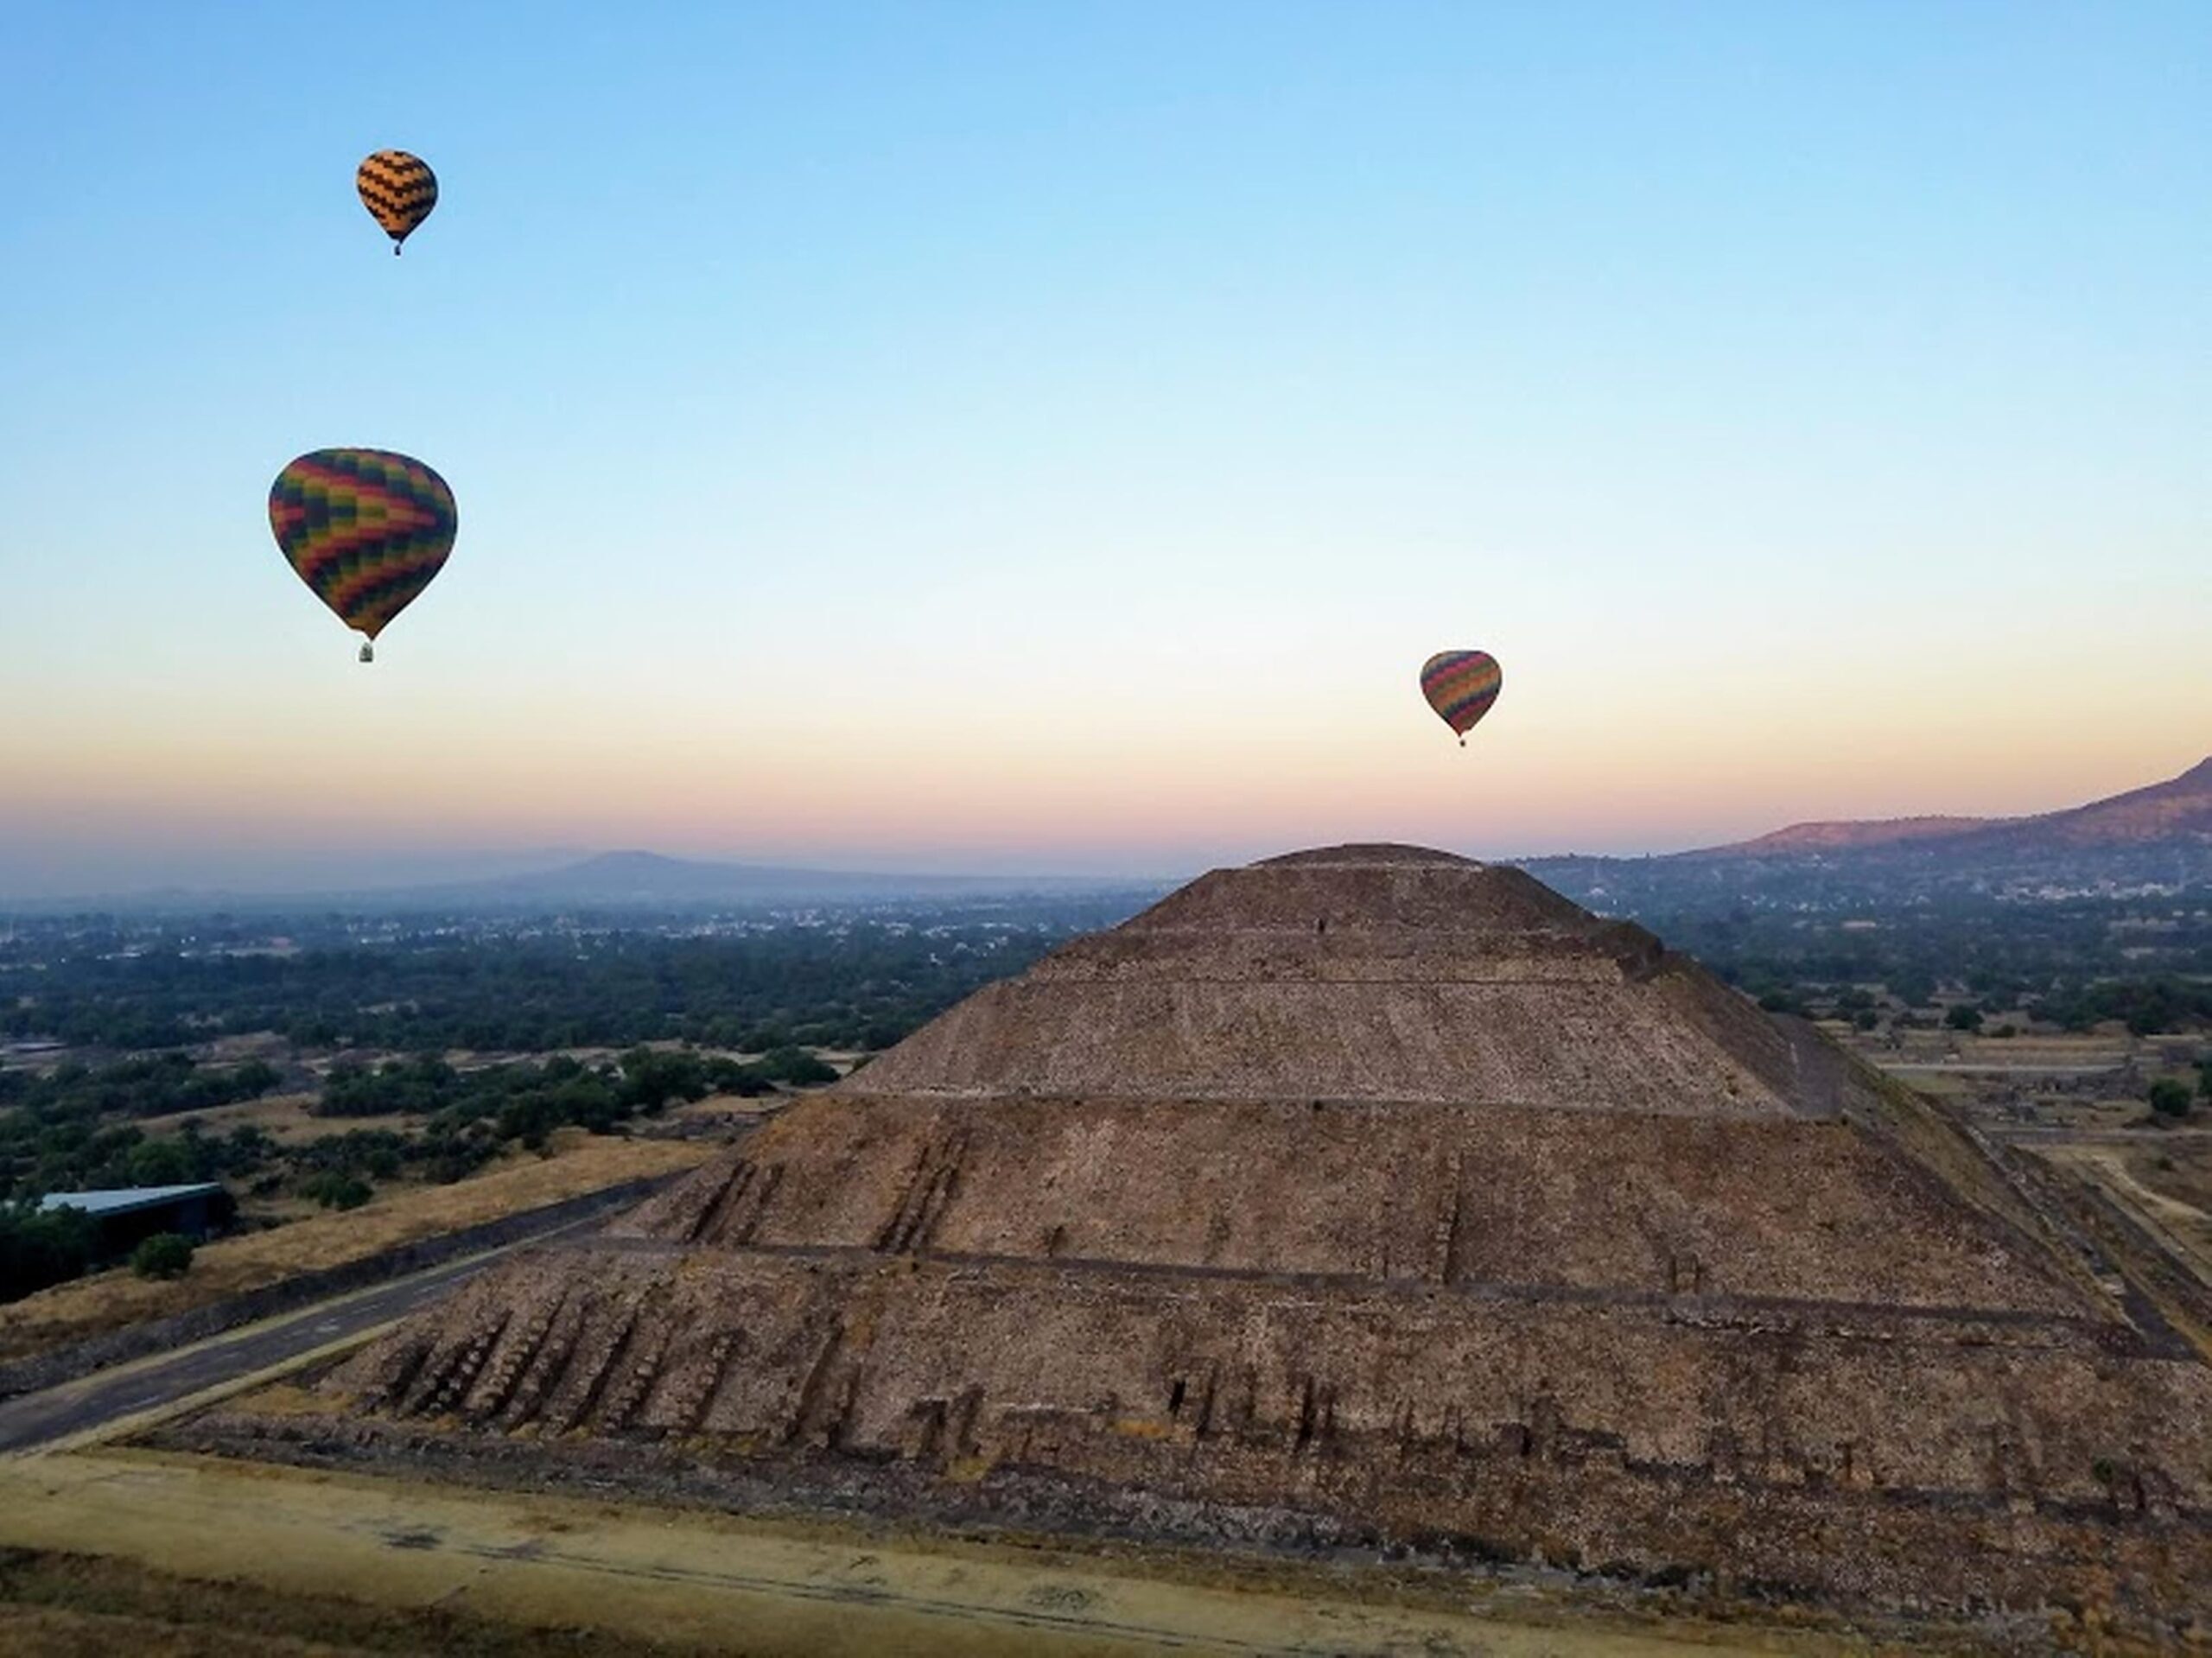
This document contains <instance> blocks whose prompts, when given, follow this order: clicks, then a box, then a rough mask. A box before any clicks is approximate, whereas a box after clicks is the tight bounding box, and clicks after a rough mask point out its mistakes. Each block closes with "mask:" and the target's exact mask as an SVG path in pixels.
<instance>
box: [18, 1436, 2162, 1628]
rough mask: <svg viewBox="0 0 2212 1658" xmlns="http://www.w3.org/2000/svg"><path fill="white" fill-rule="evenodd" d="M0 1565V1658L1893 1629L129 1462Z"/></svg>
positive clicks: (31, 1499)
mask: <svg viewBox="0 0 2212 1658" xmlns="http://www.w3.org/2000/svg"><path fill="white" fill-rule="evenodd" d="M0 1545H12V1546H13V1547H15V1548H16V1550H18V1551H28V1552H26V1553H16V1555H14V1556H13V1557H12V1558H10V1557H7V1556H0V1648H4V1649H5V1650H7V1651H9V1652H10V1653H18V1652H21V1653H38V1654H62V1653H68V1654H76V1653H90V1652H99V1653H102V1654H105V1653H109V1652H114V1651H118V1650H123V1649H125V1647H126V1646H127V1647H128V1648H129V1649H130V1650H134V1651H137V1652H143V1653H148V1654H154V1655H183V1654H194V1655H197V1654H202V1653H205V1654H210V1655H213V1654H216V1653H221V1654H224V1655H226V1658H227V1655H231V1654H237V1653H245V1654H256V1655H257V1654H262V1653H272V1654H273V1653H287V1654H289V1653H293V1652H299V1651H309V1650H312V1651H316V1652H333V1653H353V1652H370V1651H373V1652H392V1651H403V1652H424V1651H436V1652H440V1653H458V1654H481V1655H486V1658H492V1655H500V1658H504V1655H508V1654H515V1655H524V1654H528V1655H537V1654H541V1653H555V1652H558V1653H581V1654H594V1655H595V1654H598V1653H603V1652H617V1651H620V1652H637V1651H652V1652H666V1653H690V1652H702V1651H711V1652H717V1653H735V1654H753V1655H763V1658H766V1655H782V1654H793V1655H797V1654H808V1655H816V1654H819V1655H830V1658H836V1655H849V1658H861V1655H868V1658H874V1655H880V1654H888V1653H898V1654H912V1655H922V1654H932V1653H946V1654H961V1655H975V1658H1017V1655H1020V1658H1031V1655H1063V1654H1065V1655H1077V1654H1101V1655H1103V1654H1130V1653H1141V1652H1161V1651H1179V1652H1186V1653H1236V1654H1252V1653H1261V1652H1328V1653H1339V1654H1346V1655H1355V1654H1373V1655H1384V1654H1390V1655H1408V1658H1411V1655H1416V1654H1419V1655H1436V1658H1448V1655H1454V1654H1464V1655H1476V1654H1481V1655H1484V1658H1686V1655H1689V1654H1693V1653H1715V1652H1737V1653H1742V1652H1752V1651H1757V1652H1765V1653H1784V1654H1789V1653H1795V1654H1802V1655H1808V1658H1810V1655H1829V1654H1844V1653H1863V1652H1867V1651H1871V1650H1878V1649H1888V1650H1897V1649H1899V1644H1898V1642H1897V1639H1896V1637H1897V1636H1898V1635H1899V1634H1901V1633H1903V1632H1902V1631H1900V1630H1897V1629H1891V1630H1889V1631H1887V1632H1886V1636H1887V1638H1885V1639H1874V1638H1871V1637H1870V1636H1868V1635H1866V1633H1863V1632H1859V1631H1856V1630H1853V1629H1850V1628H1849V1627H1847V1626H1846V1625H1842V1624H1840V1623H1835V1622H1833V1621H1826V1620H1821V1619H1817V1618H1815V1617H1811V1616H1809V1615H1799V1614H1794V1613H1793V1612H1792V1610H1791V1609H1788V1608H1775V1607H1767V1608H1764V1609H1761V1610H1759V1611H1758V1613H1757V1615H1756V1617H1752V1618H1751V1619H1749V1620H1747V1621H1745V1622H1742V1623H1738V1622H1735V1621H1733V1620H1732V1618H1730V1617H1724V1616H1721V1615H1720V1611H1719V1609H1717V1608H1712V1607H1702V1606H1698V1607H1692V1606H1688V1605H1685V1606H1682V1607H1679V1608H1675V1607H1666V1608H1662V1609H1659V1610H1645V1611H1643V1612H1640V1613H1639V1612H1634V1611H1630V1610H1627V1609H1625V1608H1624V1607H1620V1606H1613V1605H1608V1604H1593V1603H1591V1602H1587V1601H1584V1600H1580V1599H1577V1598H1574V1597H1573V1595H1572V1594H1571V1592H1570V1591H1569V1590H1568V1589H1567V1586H1566V1585H1554V1584H1538V1583H1535V1582H1533V1581H1531V1582H1529V1583H1527V1584H1514V1583H1503V1582H1500V1581H1497V1580H1494V1579H1471V1578H1466V1577H1464V1576H1461V1575H1459V1574H1453V1575H1452V1576H1450V1577H1448V1578H1437V1577H1427V1578H1422V1577H1416V1576H1414V1575H1410V1574H1403V1573H1398V1572H1393V1571H1391V1570H1390V1569H1388V1568H1383V1567H1380V1566H1377V1565H1376V1563H1375V1562H1374V1561H1373V1560H1371V1559H1370V1560H1365V1561H1362V1562H1350V1561H1347V1562H1345V1563H1344V1564H1343V1565H1341V1566H1325V1565H1315V1564H1301V1563H1293V1562H1290V1561H1287V1560H1286V1561H1274V1562H1269V1561H1267V1560H1262V1559H1259V1558H1257V1557H1249V1558H1247V1557H1230V1558H1225V1557H1221V1556H1205V1557H1201V1556H1195V1555H1191V1554H1187V1553H1174V1552H1169V1551H1161V1550H1151V1549H1144V1550H1141V1549H1137V1548H1135V1547H1128V1546H1100V1547H1090V1548H1083V1549H1077V1548H1073V1547H1067V1546H1065V1545H1063V1544H1059V1543H1057V1542H1054V1543H1046V1542H1042V1541H1031V1542H1027V1543H1023V1542H1018V1541H1013V1540H1000V1541H987V1540H974V1539H956V1538H950V1537H944V1536H933V1537H930V1538H927V1539H924V1538H920V1537H917V1536H913V1535H910V1534H900V1533H897V1532H893V1531H888V1530H886V1529H883V1528H861V1527H857V1526H849V1525H844V1524H839V1523H832V1522H827V1521H825V1522H819V1523H811V1524H809V1523H803V1522H796V1521H792V1522H768V1521H759V1520H752V1519H747V1518H741V1517H738V1516H733V1515H720V1514H710V1513H704V1512H698V1511H690V1510H677V1509H656V1508H649V1507H639V1506H632V1505H628V1504H619V1503H611V1502H593V1501H585V1500H578V1499H574V1498H565V1497H553V1496H522V1495H516V1494H506V1493H499V1492H493V1491H485V1490H462V1489H458V1488H454V1487H448V1486H443V1485H438V1484H431V1483H423V1482H419V1481H406V1480H401V1479H397V1478H385V1477H365V1476H359V1475H350V1474H347V1475H341V1474H334V1473H323V1472H308V1471H299V1470H292V1469H283V1468H278V1467H273V1466H268V1465H263V1464H241V1463H232V1462H224V1461H219V1460H217V1459H213V1458H191V1457H182V1456H173V1455H165V1454H161V1453H148V1452H87V1453H80V1454H73V1455H67V1456H58V1457H49V1458H35V1459H27V1460H22V1461H18V1462H16V1463H13V1464H4V1465H0ZM94 1557H97V1558H94ZM204 1585H214V1586H213V1587H207V1586H204ZM1915 1633H1917V1634H1919V1635H1921V1636H1922V1637H1923V1639H1929V1640H1931V1641H1932V1644H1933V1645H1934V1647H1935V1648H1936V1649H1940V1650H1945V1651H1974V1650H1986V1649H1987V1648H1986V1647H1985V1646H1984V1645H1982V1644H1981V1643H1980V1642H1974V1641H1972V1640H1969V1639H1967V1638H1966V1636H1965V1634H1964V1632H1962V1631H1958V1630H1950V1629H1944V1630H1936V1631H1916V1632H1915ZM2036 1633H2037V1634H2038V1635H2040V1634H2042V1633H2043V1631H2042V1630H2041V1629H2037V1631H2036ZM306 1643H312V1644H311V1645H310V1644H306ZM2108 1649H2113V1650H2120V1649H2124V1648H2108Z"/></svg>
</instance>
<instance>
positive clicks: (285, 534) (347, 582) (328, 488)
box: [269, 449, 460, 662]
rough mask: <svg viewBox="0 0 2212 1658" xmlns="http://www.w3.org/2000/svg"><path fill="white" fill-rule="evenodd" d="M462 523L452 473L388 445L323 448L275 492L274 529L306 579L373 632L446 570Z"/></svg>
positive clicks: (340, 614) (355, 624)
mask: <svg viewBox="0 0 2212 1658" xmlns="http://www.w3.org/2000/svg"><path fill="white" fill-rule="evenodd" d="M459 524H460V517H459V514H458V513H457V512H456V511H454V501H453V491H451V490H450V489H448V488H447V487H446V480H444V479H442V478H441V477H439V476H438V474H437V473H435V472H432V471H431V470H430V469H429V467H426V466H424V465H423V463H422V462H421V461H414V460H410V459H409V458H408V457H407V456H406V455H404V454H391V453H390V452H389V451H387V450H384V449H317V450H316V451H315V453H314V454H303V455H302V456H301V457H300V458H299V459H298V460H296V461H293V462H292V464H291V465H290V466H289V467H285V468H284V470H283V471H282V472H280V473H277V481H276V483H275V484H273V485H271V486H270V491H269V527H270V529H271V530H275V531H276V532H277V545H278V546H279V547H281V548H283V549H284V556H285V558H286V559H288V560H289V561H290V562H291V566H292V568H293V569H295V570H296V571H297V572H298V573H299V577H300V580H301V581H304V582H306V583H307V584H308V587H310V588H314V589H315V597H316V598H318V599H320V600H322V602H323V603H324V604H326V605H328V606H329V607H330V608H331V610H332V611H333V613H335V614H336V616H337V618H338V619H339V620H340V621H341V622H343V623H345V624H346V626H348V627H350V628H353V629H354V630H355V631H356V632H360V633H364V634H366V635H367V636H368V637H369V638H371V639H373V638H376V636H377V635H378V634H379V633H381V632H384V628H385V624H386V623H387V622H389V621H391V619H392V618H393V617H395V616H397V614H399V613H400V612H401V611H403V610H404V609H406V608H407V607H408V606H409V605H410V604H412V603H413V602H414V600H415V596H416V594H419V593H421V592H422V591H423V588H427V587H429V585H430V579H431V578H432V577H433V576H435V575H437V573H438V571H439V570H440V569H442V568H443V567H444V565H445V562H446V558H447V556H448V554H450V553H451V552H452V551H453V538H454V530H456V528H457V527H458V526H459ZM375 659H376V652H375V651H373V650H372V649H371V648H370V646H368V645H362V646H361V660H362V661H364V662H373V661H374V660H375Z"/></svg>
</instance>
